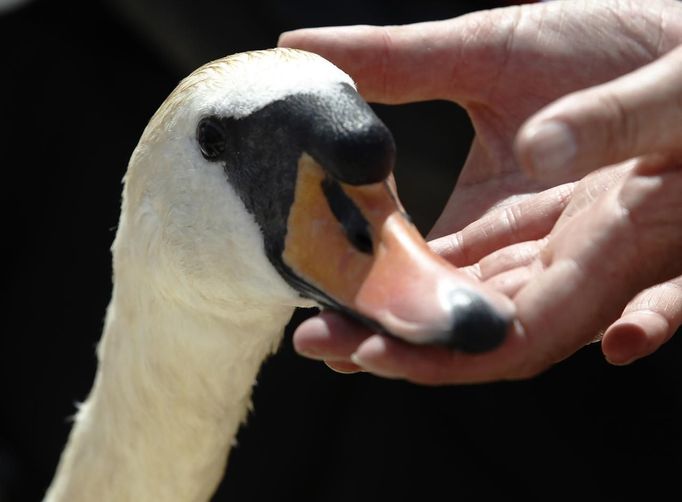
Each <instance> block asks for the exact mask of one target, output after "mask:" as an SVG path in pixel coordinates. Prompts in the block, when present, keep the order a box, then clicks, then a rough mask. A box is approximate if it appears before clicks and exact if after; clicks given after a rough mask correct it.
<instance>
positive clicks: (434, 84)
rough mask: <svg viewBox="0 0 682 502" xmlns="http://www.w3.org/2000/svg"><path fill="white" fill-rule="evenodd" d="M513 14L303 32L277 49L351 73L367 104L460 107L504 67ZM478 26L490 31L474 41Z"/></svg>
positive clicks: (294, 33)
mask: <svg viewBox="0 0 682 502" xmlns="http://www.w3.org/2000/svg"><path fill="white" fill-rule="evenodd" d="M512 9H514V8H510V9H503V10H504V11H505V12H504V13H502V12H499V13H497V12H494V11H491V12H486V13H485V14H484V13H473V14H467V15H465V16H461V17H457V18H453V19H449V20H445V21H431V22H424V23H415V24H409V25H403V26H366V25H358V26H339V27H325V28H307V29H301V30H295V31H290V32H287V33H283V34H282V35H281V36H280V39H279V43H278V45H279V46H281V47H293V48H298V49H303V50H308V51H311V52H315V53H317V54H320V55H321V56H323V57H325V58H327V59H329V60H330V61H332V62H333V63H334V64H336V65H337V66H339V67H340V68H341V69H343V70H344V71H346V72H347V73H348V74H350V76H351V77H352V78H353V79H354V80H355V81H356V83H357V85H358V90H359V91H360V93H361V94H362V95H363V96H364V97H365V99H367V100H368V101H373V102H379V103H385V104H400V103H407V102H414V101H425V100H433V99H445V100H453V101H459V102H461V101H463V100H466V99H469V98H472V97H473V96H475V95H476V94H477V93H480V92H481V89H482V86H484V85H485V84H486V83H488V84H489V82H490V80H491V77H492V74H493V73H494V72H497V71H499V67H500V65H501V64H503V62H504V58H505V52H506V44H505V43H504V41H505V39H506V38H507V37H509V36H510V33H511V32H512V30H513V19H514V16H513V15H510V12H509V11H511V10H512ZM482 26H485V27H490V26H495V29H494V30H490V29H486V30H485V33H486V36H485V37H478V38H477V34H478V32H479V31H481V29H482ZM472 41H476V42H477V43H471V42H472ZM484 55H485V57H483V56H484Z"/></svg>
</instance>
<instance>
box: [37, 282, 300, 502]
mask: <svg viewBox="0 0 682 502" xmlns="http://www.w3.org/2000/svg"><path fill="white" fill-rule="evenodd" d="M257 314H258V315H256V312H255V311H254V312H253V315H251V314H250V313H249V312H248V310H244V309H241V310H240V311H239V315H235V316H230V317H227V316H226V317H219V316H211V315H207V314H206V313H203V312H201V313H200V312H197V311H193V310H192V309H191V308H188V307H184V306H181V305H178V304H173V302H169V301H167V299H164V301H162V299H161V298H158V297H155V296H154V295H152V294H147V293H144V292H140V291H133V290H131V289H128V288H125V285H124V284H122V283H121V281H119V283H118V284H117V286H116V287H115V288H114V294H113V297H112V302H111V304H110V305H109V308H108V311H107V319H106V323H105V330H104V334H103V337H102V339H101V341H100V344H99V346H98V350H97V353H98V357H99V365H98V370H97V375H96V377H95V383H94V386H93V388H92V390H91V392H90V395H89V396H88V398H87V400H86V401H85V402H84V403H83V404H82V405H81V406H80V407H79V411H78V413H77V415H76V417H75V423H74V426H73V429H72V431H71V435H70V438H69V441H68V443H67V446H66V448H65V450H64V453H63V455H62V458H61V461H60V464H59V466H58V469H57V473H56V475H55V479H54V481H53V484H52V486H51V487H50V489H49V490H48V493H47V496H46V499H45V501H46V502H55V501H63V500H69V501H74V502H76V501H80V500H131V501H132V500H164V501H169V502H172V501H204V500H208V499H209V498H210V496H211V494H212V493H213V491H214V490H215V488H216V486H217V485H218V483H219V482H220V479H221V478H222V475H223V473H224V469H225V465H226V461H227V456H228V453H229V449H230V447H231V446H232V444H233V441H234V438H235V436H236V434H237V431H238V429H239V425H240V424H241V423H242V421H243V420H244V419H245V417H246V414H247V412H248V410H249V407H250V396H251V389H252V387H253V384H254V382H255V379H256V376H257V373H258V370H259V368H260V366H261V364H262V362H263V360H264V359H265V358H266V357H267V356H268V355H269V354H271V353H272V352H273V351H274V350H275V349H276V347H277V345H278V343H279V340H280V338H281V334H282V332H283V326H285V325H286V323H287V321H288V319H289V318H290V316H291V314H292V308H291V307H277V308H274V309H270V310H269V311H268V309H263V308H262V306H261V308H260V310H259V311H258V312H257Z"/></svg>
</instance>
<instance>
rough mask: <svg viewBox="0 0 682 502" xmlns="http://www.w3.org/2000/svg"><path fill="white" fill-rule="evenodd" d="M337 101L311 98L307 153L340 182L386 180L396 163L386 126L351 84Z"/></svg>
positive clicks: (303, 114) (307, 112) (343, 88)
mask: <svg viewBox="0 0 682 502" xmlns="http://www.w3.org/2000/svg"><path fill="white" fill-rule="evenodd" d="M340 85H341V89H340V91H339V92H338V93H336V94H335V96H334V99H333V100H330V99H328V98H327V99H323V98H321V97H317V96H308V99H307V100H306V101H305V107H304V109H302V110H299V112H300V113H299V119H300V118H306V117H307V120H306V123H305V132H306V133H305V136H306V138H305V142H304V145H303V147H304V150H305V151H307V152H308V153H309V154H310V155H312V156H313V158H315V160H316V161H317V162H318V163H319V164H320V165H321V166H322V167H323V168H324V169H325V170H326V171H327V172H328V173H329V174H330V176H331V177H332V178H334V179H336V180H338V181H341V182H344V183H348V184H350V185H365V184H369V183H377V182H379V181H383V180H385V179H386V178H387V177H388V175H389V174H390V173H391V171H392V170H393V167H394V164H395V142H394V141H393V135H392V134H391V132H390V131H389V130H388V128H387V127H386V125H385V124H384V123H383V122H382V121H381V120H380V119H379V117H377V116H376V114H375V113H374V111H373V110H372V109H371V108H370V106H369V105H368V104H367V103H366V102H365V101H364V100H363V99H362V97H360V95H359V94H358V93H357V91H355V89H353V88H352V87H351V86H349V85H348V84H340Z"/></svg>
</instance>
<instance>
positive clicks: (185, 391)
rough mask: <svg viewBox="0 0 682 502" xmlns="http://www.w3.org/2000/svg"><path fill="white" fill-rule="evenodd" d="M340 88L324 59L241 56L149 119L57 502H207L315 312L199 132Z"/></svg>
mask: <svg viewBox="0 0 682 502" xmlns="http://www.w3.org/2000/svg"><path fill="white" fill-rule="evenodd" d="M311 76H313V77H314V78H311ZM341 82H345V83H349V84H352V82H351V80H350V78H349V77H348V76H347V75H346V74H344V73H343V72H341V71H340V70H338V69H337V68H336V67H334V66H333V65H332V64H331V63H328V62H327V61H325V60H323V59H322V58H320V57H317V56H314V55H312V54H308V53H303V52H299V51H292V50H271V51H263V52H256V53H247V54H239V55H235V56H232V57H228V58H225V59H221V60H219V61H216V62H213V63H210V64H208V65H206V66H204V67H202V68H200V69H199V70H197V71H196V72H194V73H193V74H192V75H190V76H189V77H188V78H187V79H185V80H184V81H183V82H182V83H180V85H179V86H178V87H177V88H176V90H175V91H174V92H173V93H172V94H171V95H170V96H169V98H168V99H167V100H166V101H165V102H164V104H163V105H162V106H161V108H160V109H159V110H158V112H157V113H156V114H155V116H154V117H153V118H152V120H151V121H150V123H149V125H148V126H147V128H146V129H145V131H144V133H143V135H142V138H141V140H140V142H139V145H138V146H137V148H136V150H135V152H134V153H133V155H132V158H131V161H130V164H129V166H128V171H127V174H126V176H125V188H124V192H123V202H122V207H121V216H120V222H119V226H118V231H117V234H116V239H115V242H114V245H113V248H112V251H113V260H114V289H113V294H112V299H111V303H110V305H109V308H108V311H107V316H106V325H105V329H104V334H103V337H102V339H101V342H100V344H99V346H98V350H97V354H98V358H99V368H98V371H97V376H96V380H95V383H94V386H93V389H92V391H91V393H90V395H89V397H88V398H87V400H86V401H85V403H83V405H82V406H81V407H80V410H79V411H78V414H77V416H76V420H75V424H74V427H73V431H72V433H71V436H70V438H69V441H68V444H67V446H66V449H65V452H64V454H63V456H62V459H61V461H60V465H59V467H58V470H57V473H56V475H55V479H54V481H53V484H52V486H51V487H50V489H49V491H48V493H47V496H46V499H45V500H46V501H48V502H56V501H70V502H75V501H81V500H83V501H95V500H98V501H165V502H172V501H202V500H207V499H209V497H210V496H211V494H212V493H213V491H214V489H215V487H216V485H217V484H218V482H219V481H220V479H221V476H222V474H223V471H224V467H225V462H226V459H227V453H228V451H229V448H230V446H231V444H232V441H233V438H234V436H235V434H236V432H237V429H238V427H239V424H240V423H241V422H242V420H244V418H245V415H246V413H247V410H248V408H249V402H250V394H251V388H252V385H253V383H254V380H255V378H256V374H257V372H258V369H259V367H260V365H261V363H262V361H263V359H264V358H265V357H266V356H267V355H268V354H270V353H272V352H273V351H274V350H275V349H276V347H277V345H278V343H279V341H280V338H281V335H282V333H283V329H284V326H285V325H286V323H287V321H288V320H289V318H290V317H291V314H292V312H293V310H294V308H295V307H297V306H311V305H313V303H312V302H311V301H310V300H305V299H303V298H302V297H301V296H300V295H299V294H298V293H297V292H296V291H294V290H293V289H292V288H291V287H290V286H289V285H288V284H287V283H286V282H285V281H284V280H283V279H282V278H281V277H280V275H279V274H278V273H277V272H276V271H275V270H274V269H273V267H272V265H271V264H270V262H269V261H268V259H267V257H266V255H265V253H264V251H263V236H262V235H261V231H260V229H259V227H258V225H257V223H256V222H255V220H254V218H253V216H252V215H251V214H249V213H248V212H247V211H246V209H245V207H244V205H243V203H242V202H241V200H240V198H239V197H238V196H237V195H236V194H235V192H234V190H233V189H232V187H231V185H230V184H229V183H225V173H224V171H223V170H222V168H220V166H217V165H215V164H211V163H209V162H207V161H206V160H205V159H204V158H203V157H202V156H201V154H200V152H199V149H198V148H197V147H196V144H195V143H196V140H195V139H194V138H195V128H196V123H197V121H198V119H199V117H200V116H201V115H203V114H206V113H216V112H219V113H221V114H223V115H228V116H234V117H240V116H244V115H247V114H249V113H251V112H252V111H254V110H257V109H259V108H260V107H262V106H264V105H266V104H267V103H270V102H272V101H273V100H276V99H278V98H281V97H283V96H285V95H287V94H289V93H292V92H301V91H302V90H303V91H307V92H311V93H318V92H324V91H325V90H327V89H329V87H330V86H331V85H333V84H338V83H341ZM263 148H267V144H264V145H263Z"/></svg>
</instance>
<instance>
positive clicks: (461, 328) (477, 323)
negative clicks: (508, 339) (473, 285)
mask: <svg viewBox="0 0 682 502" xmlns="http://www.w3.org/2000/svg"><path fill="white" fill-rule="evenodd" d="M449 300H450V302H451V305H452V310H451V316H452V324H451V327H450V331H449V332H448V333H447V335H446V337H445V339H444V340H443V344H444V345H447V346H448V347H451V348H454V349H458V350H461V351H462V352H468V353H472V354H473V353H480V352H486V351H488V350H492V349H494V348H495V347H497V346H498V345H500V344H501V343H502V341H503V340H504V338H505V336H506V334H507V331H508V330H509V326H510V325H511V319H509V318H507V317H505V316H503V315H501V314H500V313H499V312H497V311H496V310H495V309H494V307H493V306H492V305H491V304H490V303H488V302H487V301H485V300H484V299H483V298H482V297H481V296H479V295H478V294H477V293H475V292H473V291H470V290H466V289H456V290H454V291H452V292H451V293H450V295H449Z"/></svg>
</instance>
